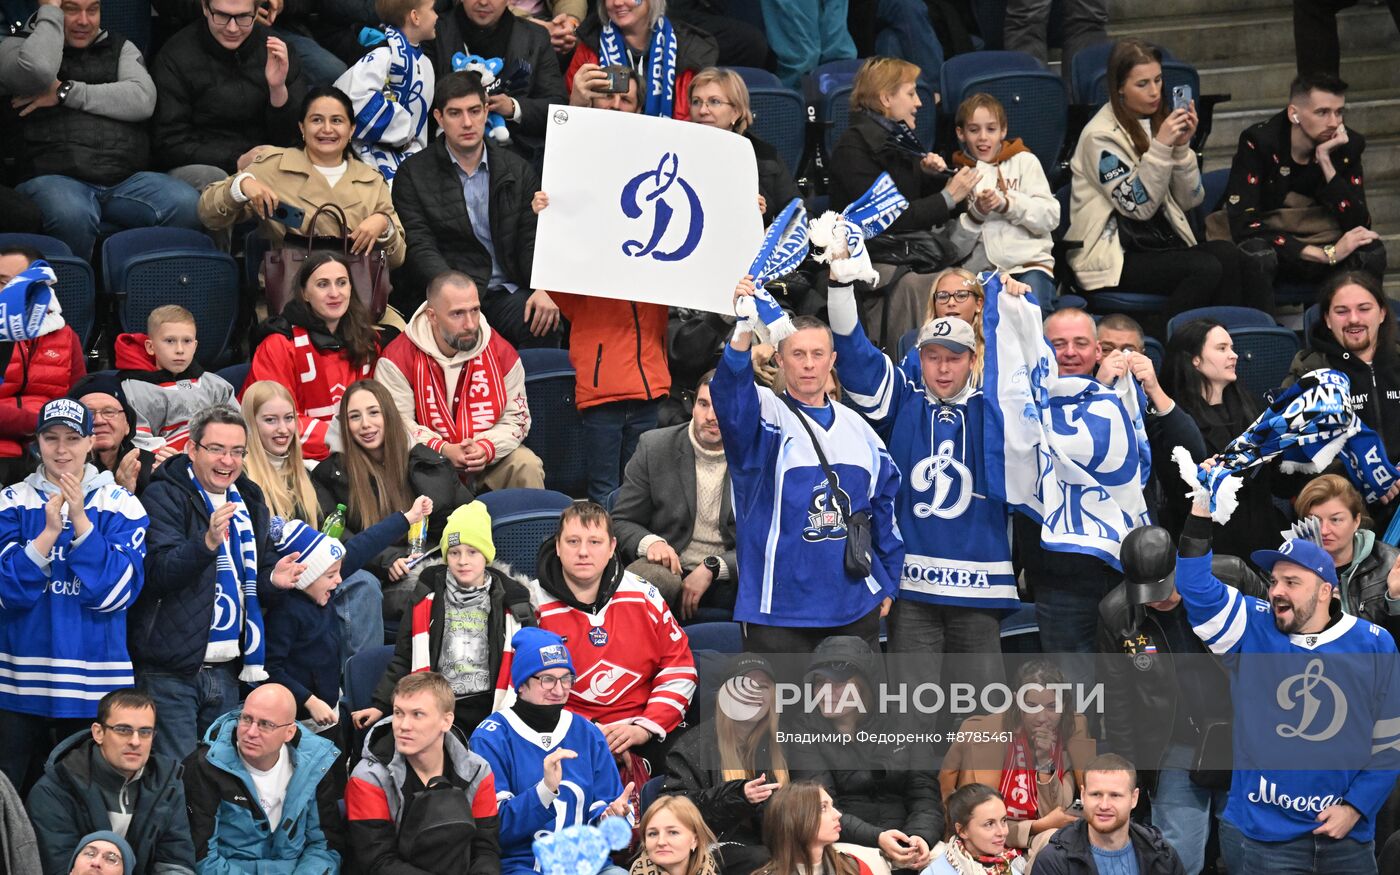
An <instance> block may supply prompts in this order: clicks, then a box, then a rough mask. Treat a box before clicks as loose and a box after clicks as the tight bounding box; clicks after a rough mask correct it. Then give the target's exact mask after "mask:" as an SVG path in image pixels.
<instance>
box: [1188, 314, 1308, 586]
mask: <svg viewBox="0 0 1400 875" xmlns="http://www.w3.org/2000/svg"><path fill="white" fill-rule="evenodd" d="M1238 361H1239V356H1238V355H1237V354H1236V353H1235V346H1234V342H1233V341H1232V340H1231V339H1230V332H1229V331H1226V330H1225V326H1223V325H1221V324H1220V323H1219V322H1216V321H1215V320H1214V319H1196V320H1193V321H1191V322H1188V323H1186V324H1185V325H1182V326H1179V327H1178V328H1177V329H1176V330H1175V331H1174V332H1173V334H1172V336H1171V338H1170V339H1169V340H1168V341H1167V357H1166V361H1165V362H1164V363H1163V366H1162V388H1163V389H1165V390H1166V392H1167V394H1168V395H1170V396H1171V397H1172V399H1173V400H1175V401H1176V403H1177V404H1180V405H1181V409H1182V410H1184V411H1186V413H1188V414H1189V415H1190V416H1191V418H1192V419H1193V420H1195V422H1196V426H1197V427H1198V428H1200V430H1201V437H1202V438H1203V439H1204V441H1205V448H1206V455H1205V457H1203V458H1200V459H1192V461H1194V462H1195V463H1196V464H1200V463H1201V462H1203V461H1205V459H1206V458H1209V457H1211V456H1214V455H1215V454H1217V453H1219V452H1220V451H1221V450H1223V449H1225V447H1226V446H1227V445H1229V443H1230V442H1231V441H1232V440H1234V439H1235V438H1237V437H1239V436H1240V435H1241V434H1242V433H1243V432H1244V430H1245V429H1247V428H1248V427H1249V426H1250V425H1251V424H1252V423H1253V422H1254V420H1255V419H1256V418H1257V417H1258V416H1259V413H1260V411H1261V410H1262V409H1263V405H1261V404H1260V403H1259V402H1258V401H1257V400H1255V399H1254V398H1253V397H1251V396H1250V395H1249V393H1248V392H1246V391H1244V389H1243V388H1242V387H1241V386H1240V384H1239V378H1238V375H1237V373H1236V363H1237V362H1238ZM1242 476H1243V478H1244V484H1243V486H1241V488H1240V491H1239V495H1238V499H1239V507H1238V508H1237V509H1236V510H1235V513H1234V514H1233V515H1232V516H1231V517H1230V521H1229V522H1228V523H1226V524H1225V525H1223V526H1221V525H1218V524H1217V526H1216V527H1215V535H1214V539H1213V543H1214V545H1215V552H1216V553H1217V554H1222V555H1228V556H1239V557H1241V558H1247V557H1248V556H1249V554H1250V553H1252V552H1254V551H1255V550H1263V549H1268V548H1270V547H1272V546H1273V545H1275V544H1277V543H1278V533H1279V531H1280V530H1281V529H1283V528H1284V527H1285V526H1286V525H1287V522H1288V521H1287V519H1285V517H1284V515H1283V514H1282V513H1280V512H1279V511H1278V509H1277V508H1275V507H1274V503H1273V481H1274V477H1275V474H1274V471H1273V469H1272V468H1271V467H1267V466H1261V467H1258V468H1255V469H1253V470H1252V471H1248V472H1245V474H1244V475H1242ZM1183 485H1184V484H1183ZM1165 491H1166V493H1167V503H1168V510H1169V512H1170V514H1171V517H1172V518H1173V519H1175V520H1185V518H1186V514H1187V513H1188V512H1189V510H1190V508H1189V507H1188V506H1187V501H1188V499H1186V497H1185V495H1184V493H1185V490H1184V489H1174V488H1169V489H1167V490H1165Z"/></svg>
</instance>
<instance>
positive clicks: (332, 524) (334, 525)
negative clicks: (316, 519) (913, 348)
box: [321, 504, 345, 538]
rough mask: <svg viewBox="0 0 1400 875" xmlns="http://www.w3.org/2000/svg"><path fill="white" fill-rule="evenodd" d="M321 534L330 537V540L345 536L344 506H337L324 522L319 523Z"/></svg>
mask: <svg viewBox="0 0 1400 875" xmlns="http://www.w3.org/2000/svg"><path fill="white" fill-rule="evenodd" d="M321 532H322V534H326V535H330V536H331V537H332V538H339V537H340V536H341V535H343V534H345V505H343V504H337V505H336V506H335V510H334V511H333V512H332V513H331V515H330V516H328V517H326V521H325V522H323V523H321Z"/></svg>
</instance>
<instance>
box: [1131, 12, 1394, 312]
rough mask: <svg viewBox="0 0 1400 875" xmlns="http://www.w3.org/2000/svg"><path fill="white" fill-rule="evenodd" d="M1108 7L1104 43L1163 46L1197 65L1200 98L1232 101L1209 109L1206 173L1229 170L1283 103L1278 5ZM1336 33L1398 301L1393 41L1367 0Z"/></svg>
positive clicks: (1285, 24)
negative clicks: (1257, 126)
mask: <svg viewBox="0 0 1400 875" xmlns="http://www.w3.org/2000/svg"><path fill="white" fill-rule="evenodd" d="M1109 8H1110V13H1109V16H1110V17H1109V20H1110V22H1111V24H1110V27H1109V32H1110V34H1111V35H1112V36H1115V37H1116V36H1126V35H1133V36H1140V37H1143V38H1145V39H1148V40H1151V41H1153V42H1155V43H1158V44H1159V45H1162V46H1165V47H1166V48H1167V49H1169V50H1170V51H1171V52H1172V53H1173V54H1174V55H1176V56H1177V57H1179V58H1181V59H1182V60H1185V61H1189V62H1190V63H1192V64H1194V65H1195V66H1196V67H1197V69H1198V70H1199V71H1200V74H1201V91H1202V92H1204V93H1206V94H1224V93H1228V94H1230V95H1231V96H1232V97H1231V100H1230V102H1229V103H1225V104H1222V105H1220V106H1218V107H1217V108H1216V111H1215V121H1214V125H1215V126H1214V128H1213V130H1212V131H1211V135H1210V141H1209V142H1208V143H1207V144H1206V169H1207V170H1214V169H1216V168H1220V167H1229V166H1230V159H1231V157H1232V156H1233V155H1234V152H1235V146H1236V145H1237V144H1238V142H1239V136H1240V132H1241V131H1243V130H1244V129H1245V128H1247V127H1249V126H1250V125H1252V124H1254V123H1256V122H1258V121H1262V120H1263V119H1265V118H1268V117H1269V116H1270V115H1272V114H1274V113H1276V112H1278V111H1279V110H1280V109H1282V108H1283V107H1284V105H1285V104H1286V103H1287V101H1288V84H1289V82H1290V81H1291V80H1292V78H1293V75H1294V71H1295V68H1294V55H1293V19H1292V11H1291V4H1290V3H1288V2H1287V0H1229V2H1228V3H1222V2H1221V0H1170V2H1169V3H1162V2H1160V0H1110V7H1109ZM1224 8H1228V9H1229V11H1221V10H1222V9H1224ZM1164 9H1170V10H1171V14H1170V15H1163V14H1162V12H1163V10H1164ZM1338 30H1339V35H1340V37H1341V43H1342V69H1341V74H1342V78H1343V79H1345V80H1346V81H1347V83H1348V85H1349V86H1350V89H1349V90H1348V92H1347V126H1348V127H1349V128H1351V129H1353V130H1357V131H1360V132H1361V133H1363V134H1365V135H1366V154H1365V157H1364V162H1365V164H1364V166H1365V171H1366V192H1367V196H1368V200H1369V203H1370V208H1371V215H1372V222H1373V227H1375V229H1376V230H1377V231H1379V232H1380V233H1381V235H1382V236H1383V237H1384V239H1385V244H1386V249H1387V253H1388V254H1389V262H1390V271H1389V272H1388V273H1387V275H1386V283H1385V286H1386V293H1387V294H1388V295H1389V296H1390V297H1392V298H1400V34H1397V32H1396V29H1395V24H1394V22H1393V21H1392V20H1391V18H1390V14H1389V12H1388V11H1387V10H1386V9H1385V7H1384V6H1377V5H1372V3H1370V2H1367V0H1363V2H1362V4H1361V5H1358V6H1354V7H1352V8H1351V9H1348V10H1346V11H1345V12H1343V13H1341V15H1340V16H1338Z"/></svg>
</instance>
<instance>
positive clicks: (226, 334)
mask: <svg viewBox="0 0 1400 875" xmlns="http://www.w3.org/2000/svg"><path fill="white" fill-rule="evenodd" d="M102 275H103V277H104V278H105V285H106V288H107V291H108V292H109V293H110V294H113V295H116V296H117V297H118V298H119V299H120V303H119V305H118V310H119V317H120V320H119V321H120V322H121V326H122V330H123V331H137V332H140V331H145V330H146V317H147V316H149V315H150V313H151V311H152V310H154V309H155V308H157V307H160V306H162V305H165V304H179V305H181V306H183V307H184V308H185V309H186V310H189V311H190V312H191V313H193V314H194V321H195V327H196V330H197V332H198V336H199V351H198V353H197V354H196V356H197V358H198V359H199V362H200V364H202V365H204V366H205V367H214V366H216V365H217V364H218V362H219V360H220V358H221V357H222V356H223V354H224V350H225V349H227V348H228V342H229V340H230V338H231V337H232V336H233V328H234V325H235V324H236V323H237V321H238V305H239V285H238V264H237V262H235V261H234V260H233V257H232V256H230V255H228V254H227V253H224V252H219V251H218V250H217V249H215V248H214V244H213V242H212V241H210V239H209V238H208V237H207V236H205V235H204V234H200V233H198V232H195V231H186V230H182V229H179V228H135V229H132V230H128V231H120V232H118V233H116V234H113V235H112V236H111V237H108V238H107V240H106V241H105V242H104V243H103V244H102Z"/></svg>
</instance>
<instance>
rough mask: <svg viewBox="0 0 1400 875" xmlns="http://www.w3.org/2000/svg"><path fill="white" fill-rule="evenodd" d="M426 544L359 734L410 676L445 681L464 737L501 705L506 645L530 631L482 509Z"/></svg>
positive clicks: (520, 589)
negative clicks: (435, 551)
mask: <svg viewBox="0 0 1400 875" xmlns="http://www.w3.org/2000/svg"><path fill="white" fill-rule="evenodd" d="M434 546H440V547H441V548H442V558H443V562H442V564H439V565H433V566H431V567H429V568H428V569H426V570H425V571H424V572H423V573H422V574H421V575H420V576H419V578H418V583H417V585H416V586H415V587H414V588H413V595H412V597H411V598H410V599H409V600H408V603H407V606H406V607H405V608H404V611H403V619H402V620H401V621H400V622H399V632H398V637H397V639H396V640H395V642H394V657H393V659H391V660H390V661H389V666H388V668H386V669H385V670H384V676H383V677H382V678H381V679H380V681H379V685H378V686H377V687H375V690H374V700H373V702H374V704H373V705H371V706H370V707H369V708H364V709H362V710H360V711H356V712H355V713H354V714H353V715H351V716H352V718H353V719H354V721H355V725H356V726H357V727H359V728H364V727H367V726H373V725H374V724H375V723H376V722H378V721H379V720H380V719H381V718H382V717H383V716H384V715H385V714H388V713H390V712H391V711H392V710H393V708H392V704H393V700H394V685H395V684H397V683H398V682H399V680H400V679H401V678H402V677H403V676H404V675H407V674H409V673H410V672H415V671H435V672H438V673H439V674H441V675H442V676H443V677H445V678H447V682H448V683H450V684H451V685H452V692H453V693H454V694H455V696H456V699H457V704H456V708H455V709H454V710H455V713H456V717H455V719H454V720H453V722H452V725H453V726H455V727H456V728H458V729H460V730H461V731H462V732H463V733H464V734H467V735H470V733H471V731H472V730H473V729H475V728H476V726H477V724H479V723H480V722H481V721H482V720H483V719H485V718H486V715H488V714H490V713H491V712H492V711H495V710H497V709H498V708H500V707H502V705H504V704H505V702H506V701H508V699H509V695H508V691H507V689H506V687H505V684H503V683H502V682H501V681H502V680H503V676H502V674H501V665H502V663H503V662H504V661H505V654H506V653H507V652H508V649H509V648H508V647H507V644H506V642H508V641H510V640H511V636H513V635H514V634H515V632H516V630H518V629H519V628H520V627H521V626H522V625H533V624H534V622H535V613H534V607H533V606H532V605H531V604H530V593H529V591H528V590H527V589H526V588H525V587H524V586H523V585H522V584H521V583H519V582H518V581H517V580H515V579H514V578H512V577H511V576H510V575H509V573H507V572H506V571H502V570H501V569H499V568H496V567H494V566H492V565H491V563H492V562H493V561H494V560H495V558H496V545H495V544H494V543H492V541H491V514H490V513H488V512H487V510H486V505H484V504H482V503H481V502H479V501H473V502H471V503H470V504H464V505H462V506H461V507H459V508H457V509H456V510H454V511H452V515H451V516H449V517H448V518H447V525H446V526H444V527H443V530H442V535H441V536H440V537H439V538H438V541H437V543H436V544H435V545H434ZM425 645H426V646H425ZM509 670H510V669H509V667H507V668H506V671H507V672H508V671H509ZM567 694H568V691H567V690H565V695H566V696H567ZM497 789H499V787H498V788H497Z"/></svg>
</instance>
